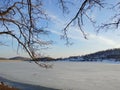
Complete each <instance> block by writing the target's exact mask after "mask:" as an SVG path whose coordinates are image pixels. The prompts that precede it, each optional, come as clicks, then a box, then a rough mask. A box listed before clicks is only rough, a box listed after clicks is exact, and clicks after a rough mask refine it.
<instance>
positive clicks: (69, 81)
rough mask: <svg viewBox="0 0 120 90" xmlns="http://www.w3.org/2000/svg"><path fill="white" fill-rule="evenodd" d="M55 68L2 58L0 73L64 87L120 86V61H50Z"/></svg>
mask: <svg viewBox="0 0 120 90" xmlns="http://www.w3.org/2000/svg"><path fill="white" fill-rule="evenodd" d="M51 63H52V64H53V68H52V69H45V68H40V67H39V66H38V65H36V64H35V63H33V62H32V63H29V62H0V76H1V77H3V78H6V79H9V80H12V81H17V82H21V83H28V84H32V85H40V86H45V87H50V88H56V89H62V90H120V64H115V63H100V62H51Z"/></svg>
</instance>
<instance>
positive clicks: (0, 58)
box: [0, 57, 8, 60]
mask: <svg viewBox="0 0 120 90" xmlns="http://www.w3.org/2000/svg"><path fill="white" fill-rule="evenodd" d="M0 60H8V58H3V57H0Z"/></svg>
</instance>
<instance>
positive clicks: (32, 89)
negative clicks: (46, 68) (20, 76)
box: [0, 76, 59, 90]
mask: <svg viewBox="0 0 120 90" xmlns="http://www.w3.org/2000/svg"><path fill="white" fill-rule="evenodd" d="M0 82H4V83H5V84H6V85H9V86H12V87H15V88H18V89H20V90H59V89H53V88H49V87H43V86H39V85H31V84H25V83H20V82H15V81H11V80H8V79H5V78H3V77H1V76H0Z"/></svg>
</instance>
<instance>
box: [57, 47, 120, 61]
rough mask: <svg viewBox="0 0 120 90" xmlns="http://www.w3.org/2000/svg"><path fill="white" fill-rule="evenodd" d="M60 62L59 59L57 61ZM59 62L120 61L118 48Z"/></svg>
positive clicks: (72, 57)
mask: <svg viewBox="0 0 120 90" xmlns="http://www.w3.org/2000/svg"><path fill="white" fill-rule="evenodd" d="M59 60H60V59H59ZM61 60H66V61H103V60H109V61H120V48H116V49H109V50H104V51H99V52H95V53H91V54H87V55H83V56H71V57H68V58H63V59H61Z"/></svg>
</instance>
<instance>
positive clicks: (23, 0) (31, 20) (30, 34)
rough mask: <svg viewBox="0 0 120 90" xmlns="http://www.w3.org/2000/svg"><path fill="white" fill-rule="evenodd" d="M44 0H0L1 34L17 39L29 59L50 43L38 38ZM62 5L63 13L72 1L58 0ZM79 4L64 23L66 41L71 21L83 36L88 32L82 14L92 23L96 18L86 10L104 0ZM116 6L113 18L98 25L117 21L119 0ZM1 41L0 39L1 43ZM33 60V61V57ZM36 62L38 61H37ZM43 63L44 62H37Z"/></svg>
mask: <svg viewBox="0 0 120 90" xmlns="http://www.w3.org/2000/svg"><path fill="white" fill-rule="evenodd" d="M43 1H44V0H1V1H0V26H1V29H0V35H6V36H10V37H12V38H14V39H15V40H16V41H17V43H18V48H19V47H22V48H23V49H24V50H25V51H26V52H27V53H28V54H29V56H30V57H31V58H32V59H34V60H35V59H36V55H37V50H39V47H44V46H46V45H49V44H51V41H44V40H43V39H41V34H46V33H47V31H46V30H44V27H45V26H42V25H43V24H42V20H45V21H47V20H48V18H47V14H46V13H45V11H44V9H43V7H44V5H43ZM53 1H54V0H53ZM57 1H58V3H59V5H60V6H61V8H62V11H63V13H65V12H67V11H68V9H69V6H67V3H72V2H74V1H72V2H71V0H57ZM79 1H80V6H79V9H78V11H77V12H76V15H75V16H74V17H73V18H72V19H71V20H70V21H69V22H68V23H67V25H66V26H65V28H64V29H63V33H64V36H63V37H64V38H65V39H66V41H67V42H68V36H67V31H68V27H70V25H71V24H72V23H74V22H77V23H76V24H77V25H78V27H79V29H80V30H81V32H82V33H83V36H84V38H85V39H87V36H86V34H85V32H84V29H83V25H84V24H85V23H84V17H87V19H88V20H89V21H90V22H91V23H93V24H94V23H95V21H94V20H93V19H92V18H91V17H90V16H89V15H88V14H87V12H89V10H91V9H94V8H104V6H105V4H104V2H105V1H106V0H79ZM115 8H117V9H118V12H117V13H116V14H115V15H114V16H113V19H114V20H112V22H110V23H107V24H106V23H105V24H102V25H100V27H99V29H98V30H100V29H102V28H106V27H111V26H116V28H118V27H119V25H120V2H119V1H118V2H117V4H113V5H112V9H115ZM2 44H4V43H3V42H2V41H0V45H2ZM35 62H36V61H35ZM36 63H37V62H36ZM39 65H40V66H42V67H45V65H44V64H39Z"/></svg>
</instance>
